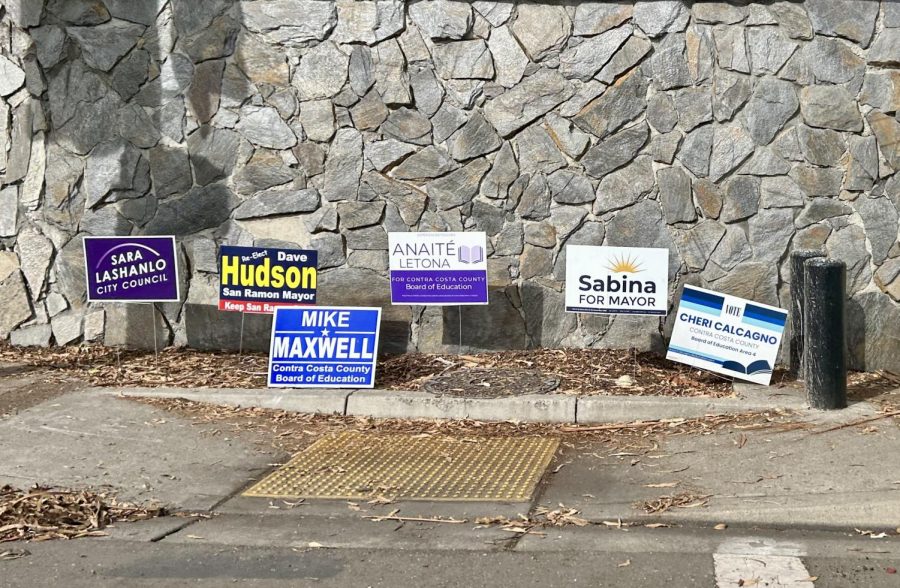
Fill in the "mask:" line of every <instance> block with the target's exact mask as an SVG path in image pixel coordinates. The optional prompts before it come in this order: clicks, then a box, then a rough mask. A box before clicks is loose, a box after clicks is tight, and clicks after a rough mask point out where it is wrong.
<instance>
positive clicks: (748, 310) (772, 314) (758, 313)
mask: <svg viewBox="0 0 900 588" xmlns="http://www.w3.org/2000/svg"><path fill="white" fill-rule="evenodd" d="M744 316H747V317H750V318H753V319H757V320H760V321H765V322H767V323H772V324H773V325H778V326H780V327H783V326H784V323H785V322H786V321H787V313H786V312H784V311H777V310H769V309H768V308H762V307H761V306H756V305H754V304H748V305H746V306H745V307H744Z"/></svg>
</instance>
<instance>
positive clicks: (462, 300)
mask: <svg viewBox="0 0 900 588" xmlns="http://www.w3.org/2000/svg"><path fill="white" fill-rule="evenodd" d="M388 249H389V259H390V270H391V304H434V305H463V304H487V303H488V288H487V285H488V281H487V259H486V251H487V235H486V234H485V233H479V232H473V233H388Z"/></svg>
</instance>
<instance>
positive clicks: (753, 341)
mask: <svg viewBox="0 0 900 588" xmlns="http://www.w3.org/2000/svg"><path fill="white" fill-rule="evenodd" d="M786 321H787V311H785V310H782V309H780V308H776V307H774V306H768V305H766V304H761V303H759V302H752V301H750V300H744V299H743V298H738V297H737V296H730V295H728V294H722V293H719V292H714V291H712V290H704V289H703V288H697V287H695V286H687V285H686V286H685V287H684V291H683V292H682V295H681V302H680V304H679V305H678V313H677V315H676V320H675V328H674V329H673V330H672V338H671V340H670V341H669V351H668V353H667V354H666V358H667V359H671V360H673V361H678V362H680V363H686V364H688V365H692V366H694V367H698V368H704V369H707V370H710V371H713V372H716V373H719V374H724V375H726V376H733V377H735V378H738V379H741V380H748V381H750V382H754V383H756V384H763V385H765V386H768V385H769V381H770V380H771V379H772V370H773V369H774V367H775V361H776V359H777V358H778V346H779V345H780V344H781V338H782V335H783V334H784V324H785V322H786Z"/></svg>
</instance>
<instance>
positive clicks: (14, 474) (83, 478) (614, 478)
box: [0, 388, 900, 549]
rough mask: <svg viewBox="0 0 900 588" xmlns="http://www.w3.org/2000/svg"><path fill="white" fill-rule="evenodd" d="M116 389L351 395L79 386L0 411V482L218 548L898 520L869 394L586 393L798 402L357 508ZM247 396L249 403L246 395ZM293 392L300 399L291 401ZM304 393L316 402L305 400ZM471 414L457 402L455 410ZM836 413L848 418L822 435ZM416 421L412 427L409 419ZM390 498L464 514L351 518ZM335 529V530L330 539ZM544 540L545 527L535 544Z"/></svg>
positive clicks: (614, 409) (889, 424) (339, 409)
mask: <svg viewBox="0 0 900 588" xmlns="http://www.w3.org/2000/svg"><path fill="white" fill-rule="evenodd" d="M120 392H126V393H127V395H128V396H139V395H142V394H144V395H152V396H156V397H167V396H168V397H188V398H193V399H196V400H202V399H204V398H211V397H215V400H216V401H218V402H222V403H224V404H241V405H243V406H246V405H254V404H255V405H268V406H272V407H277V408H288V409H291V408H303V409H304V410H309V411H316V410H320V411H323V412H336V413H338V414H353V413H352V412H351V411H349V410H348V406H349V405H350V400H351V399H352V398H353V397H354V396H355V395H356V394H358V393H357V392H355V391H354V392H340V393H338V394H329V395H322V396H316V394H308V393H306V392H304V393H295V394H285V393H283V392H280V391H279V392H276V393H272V392H270V391H230V390H229V391H211V390H164V389H153V390H127V391H116V390H101V389H88V390H83V391H74V392H71V393H66V394H62V395H61V396H58V397H54V398H51V399H48V400H46V401H44V402H41V403H40V404H38V405H36V406H32V407H30V408H26V409H25V410H22V411H21V412H20V413H18V414H14V415H11V416H7V417H4V418H0V484H11V485H13V486H16V487H20V488H24V487H28V486H30V485H32V484H42V485H49V486H59V487H77V488H80V487H92V488H100V489H109V490H111V491H112V492H114V493H115V494H116V495H118V496H119V497H120V498H122V499H124V500H132V501H140V502H148V501H152V500H156V501H159V502H162V503H163V504H165V505H167V506H169V507H170V508H171V509H174V510H182V511H196V512H206V513H214V514H216V515H217V516H215V517H214V518H213V519H210V520H199V521H197V522H194V520H193V519H184V518H176V517H168V518H164V519H158V520H155V521H148V522H146V523H141V524H134V525H120V526H118V527H117V529H116V530H115V534H116V536H117V537H126V538H129V539H132V540H147V541H149V540H154V541H157V540H161V539H162V540H164V541H188V542H189V541H191V540H192V539H191V537H190V536H201V537H205V540H206V541H210V542H217V541H218V542H221V543H224V544H253V545H258V544H260V542H262V543H264V544H273V545H274V544H285V543H288V544H292V545H293V544H297V545H299V544H302V543H303V542H304V541H305V542H307V543H323V539H325V540H326V541H333V542H336V543H339V544H340V545H341V546H342V547H358V548H372V547H373V546H377V545H379V544H380V543H381V542H384V541H387V540H389V541H400V542H401V543H402V544H408V545H409V546H410V547H413V546H415V545H430V546H434V547H435V548H436V549H437V548H444V547H446V548H453V549H466V546H467V545H470V544H472V545H481V546H483V545H486V544H491V545H493V544H495V543H496V544H497V545H504V544H505V543H504V542H506V541H508V540H509V536H510V534H509V532H507V531H503V530H501V529H498V528H497V527H495V526H494V527H488V528H485V529H480V530H475V529H472V526H473V525H472V524H471V523H472V522H473V521H474V520H475V519H476V518H477V517H482V516H487V517H494V516H505V517H508V518H511V519H514V518H516V517H517V516H518V515H520V514H521V515H526V516H527V515H528V513H530V512H533V511H534V509H535V508H538V507H546V508H549V509H556V508H559V505H560V504H563V505H565V507H567V508H574V509H576V510H578V511H579V513H580V515H579V516H582V517H584V518H586V519H588V520H590V521H592V522H594V523H598V524H602V523H603V522H604V521H623V523H624V524H626V525H628V524H633V525H643V524H647V523H653V522H656V523H660V522H661V523H665V524H670V525H684V526H689V527H697V526H699V527H711V526H712V525H714V524H717V523H725V524H727V525H729V526H733V527H738V528H740V527H764V528H776V529H782V528H806V529H830V530H840V531H843V532H853V529H854V528H861V529H872V530H891V531H893V529H896V528H897V527H900V472H898V470H897V468H896V463H897V452H898V449H900V421H898V419H890V418H888V419H882V420H878V421H873V422H872V423H871V424H867V425H864V426H856V425H853V424H854V423H856V422H857V421H859V420H861V419H864V418H869V417H872V416H877V415H878V414H879V413H878V410H879V406H878V405H876V404H873V403H870V402H856V403H854V404H852V405H851V406H850V407H849V408H848V409H846V410H842V411H833V412H827V413H823V412H816V411H810V410H804V409H802V408H801V406H800V405H801V403H802V399H801V398H798V397H797V395H796V393H795V392H794V393H793V395H792V391H791V390H790V389H769V390H758V389H752V388H748V389H740V388H739V389H738V390H737V391H736V398H728V399H721V400H711V399H669V398H666V399H659V398H641V397H631V398H599V397H597V398H595V399H590V400H597V401H598V402H600V401H605V402H607V404H606V407H607V410H608V411H609V412H607V413H606V418H607V419H610V420H619V421H626V422H627V421H634V420H638V419H653V418H674V417H679V416H694V415H700V414H705V413H707V412H715V411H723V412H727V411H728V410H727V409H728V408H732V407H735V408H737V409H738V410H740V411H746V410H753V409H754V408H756V409H760V408H768V409H771V408H773V405H774V404H777V405H778V406H781V407H791V408H793V409H794V410H795V411H796V412H795V413H794V415H793V416H792V417H791V418H794V419H796V420H797V421H799V422H802V423H804V424H805V425H806V428H803V429H794V430H788V431H786V432H784V431H781V430H779V429H777V428H774V429H761V430H751V429H737V428H727V427H726V428H723V429H720V430H710V431H709V432H707V433H703V434H690V435H688V434H683V435H670V434H666V433H663V434H661V435H660V437H659V444H658V446H656V447H655V448H653V449H652V450H651V451H649V452H647V451H646V450H644V449H642V450H635V451H631V450H628V449H623V448H616V447H611V446H609V445H605V444H600V443H597V442H591V441H590V440H589V439H585V440H583V441H578V440H577V438H572V439H570V441H572V442H567V443H563V444H562V446H561V449H560V451H559V452H558V454H557V455H556V457H555V459H554V462H553V463H552V464H551V466H550V467H549V468H548V472H547V474H546V475H545V477H544V482H543V484H542V485H541V487H540V489H539V491H538V492H537V494H536V496H534V497H533V499H532V500H531V501H529V502H523V503H452V502H443V503H439V502H418V501H402V502H397V503H396V504H391V505H384V506H378V505H365V504H362V505H361V510H360V511H355V510H353V509H350V508H348V505H347V503H346V502H345V501H333V500H330V501H329V500H306V501H304V502H303V503H302V505H301V506H298V507H297V508H290V507H288V506H285V504H286V503H282V502H281V501H270V500H267V499H252V498H244V497H241V496H240V492H241V491H242V490H244V489H245V488H247V487H248V486H249V485H250V484H252V483H253V482H254V481H256V480H258V479H259V478H260V477H261V476H262V475H264V474H265V473H266V472H268V471H270V470H271V469H272V468H274V467H275V466H276V465H277V464H280V463H283V462H284V461H285V459H286V458H287V457H288V455H286V454H284V452H281V451H278V450H276V449H273V447H272V441H273V440H272V439H271V438H269V439H268V440H267V441H266V439H262V441H264V443H263V442H261V438H260V435H261V433H260V432H259V431H244V430H241V429H240V427H239V426H238V427H232V426H228V427H224V426H221V425H219V424H215V423H204V422H195V421H193V420H191V419H190V418H188V417H187V416H184V415H182V414H180V413H175V412H171V411H166V410H164V409H162V408H158V407H154V406H150V405H147V404H145V403H139V402H134V401H132V400H130V399H129V398H127V397H123V395H121V394H120ZM396 394H397V395H400V394H402V393H396ZM760 394H767V395H768V398H767V400H766V401H765V402H763V401H762V400H761V399H760V398H758V397H754V396H755V395H760ZM254 398H255V399H256V400H255V402H249V401H248V399H254ZM334 398H338V401H334ZM890 398H891V399H893V398H897V399H900V394H898V393H896V392H895V393H894V395H893V396H890ZM329 399H330V400H329ZM432 400H456V399H432ZM569 400H576V399H575V398H570V399H569ZM301 402H305V403H306V404H305V405H303V406H301V404H299V403H301ZM314 402H315V403H320V404H318V405H316V406H314V405H313V404H311V403H314ZM327 402H331V404H327ZM385 402H386V401H385ZM485 402H486V401H485ZM582 402H584V399H583V398H578V399H577V403H576V406H580V405H581V403H582ZM451 404H453V403H451ZM463 404H465V403H463ZM385 406H387V404H385ZM398 406H399V408H397V409H396V410H394V412H392V413H391V416H404V414H405V413H403V412H402V411H405V410H407V408H408V407H410V406H412V407H414V408H415V407H416V403H415V402H409V403H399V404H398ZM473 406H474V405H473ZM329 407H331V408H329ZM648 407H653V408H652V410H651V409H648ZM685 407H689V409H688V408H685ZM493 410H497V409H493ZM688 410H690V411H696V412H694V413H691V412H688ZM732 412H733V410H732ZM483 414H485V413H478V412H467V413H466V416H469V417H472V416H473V415H483ZM495 414H496V413H495ZM576 416H577V414H576ZM589 422H591V421H589ZM841 424H847V425H853V426H848V427H846V428H843V429H837V430H832V431H827V432H822V431H825V430H826V429H829V428H832V427H835V426H838V425H841ZM428 427H429V425H428V424H427V423H425V424H423V430H426V429H427V428H428ZM681 493H687V494H689V495H692V496H707V497H708V498H707V499H704V500H703V501H701V503H702V504H700V505H695V507H693V508H678V507H673V508H670V509H668V510H665V511H664V512H658V513H655V514H649V515H648V514H646V513H645V512H644V510H643V509H642V503H643V502H644V501H650V500H656V499H660V498H662V497H665V496H674V495H678V494H681ZM395 508H399V509H400V510H401V512H402V514H403V515H405V516H422V517H435V516H454V517H460V518H465V519H466V520H467V521H469V524H467V525H465V526H458V527H457V526H455V525H443V526H442V525H437V526H433V527H434V528H432V529H430V530H428V531H423V530H421V529H419V528H418V527H414V528H412V527H411V528H410V529H408V531H409V532H412V534H411V535H409V537H408V538H405V537H406V536H405V535H404V533H407V531H403V532H402V533H401V534H399V535H398V534H396V533H395V532H393V531H392V529H393V528H394V527H395V525H390V524H376V523H372V522H370V521H366V520H364V519H363V518H362V517H363V516H364V515H366V514H370V515H371V514H375V515H377V514H386V513H387V512H390V510H393V509H395ZM298 517H299V518H298ZM301 522H302V525H300V526H299V527H298V524H300V523H301ZM335 529H339V530H340V529H343V531H340V532H339V535H334V533H335V532H336V531H335ZM416 529H419V530H418V531H416ZM413 531H415V532H413ZM559 536H560V537H561V538H560V539H559V540H560V541H568V540H569V539H567V537H569V535H568V534H566V533H561V534H559ZM336 537H339V538H336ZM532 541H537V538H536V537H531V536H528V537H527V538H526V541H525V542H524V543H523V544H525V545H527V544H528V543H529V542H532ZM554 541H555V539H554ZM404 542H405V543H404ZM549 544H550V538H549V537H548V538H547V542H544V543H542V545H549ZM442 546H443V547H442Z"/></svg>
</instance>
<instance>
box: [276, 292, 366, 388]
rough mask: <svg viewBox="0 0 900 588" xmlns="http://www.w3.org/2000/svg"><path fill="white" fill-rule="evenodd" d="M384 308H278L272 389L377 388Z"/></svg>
mask: <svg viewBox="0 0 900 588" xmlns="http://www.w3.org/2000/svg"><path fill="white" fill-rule="evenodd" d="M380 325H381V309H380V308H357V307H342V306H334V307H316V308H310V307H306V308H303V307H277V308H276V309H275V317H274V318H273V320H272V343H271V346H270V348H269V387H270V388H373V387H374V386H375V359H376V355H377V353H378V329H379V327H380Z"/></svg>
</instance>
